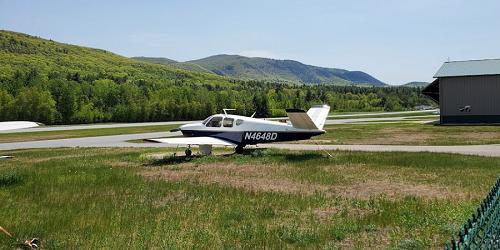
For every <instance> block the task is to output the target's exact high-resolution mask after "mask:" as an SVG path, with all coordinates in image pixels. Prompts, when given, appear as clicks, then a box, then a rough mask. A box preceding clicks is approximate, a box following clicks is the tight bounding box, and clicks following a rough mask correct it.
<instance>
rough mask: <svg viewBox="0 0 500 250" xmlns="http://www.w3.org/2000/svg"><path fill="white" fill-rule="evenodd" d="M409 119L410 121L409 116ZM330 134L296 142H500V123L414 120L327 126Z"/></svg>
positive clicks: (405, 143)
mask: <svg viewBox="0 0 500 250" xmlns="http://www.w3.org/2000/svg"><path fill="white" fill-rule="evenodd" d="M408 121H411V120H410V119H408ZM325 130H326V131H327V133H325V134H323V135H320V136H316V137H313V138H312V140H306V141H299V142H297V143H320V144H377V145H378V144H382V145H477V144H498V143H500V127H498V126H467V125H465V126H441V125H434V124H420V123H414V122H395V123H376V124H375V123H374V124H370V123H369V124H342V125H327V126H325Z"/></svg>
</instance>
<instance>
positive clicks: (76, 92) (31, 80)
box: [0, 69, 430, 124]
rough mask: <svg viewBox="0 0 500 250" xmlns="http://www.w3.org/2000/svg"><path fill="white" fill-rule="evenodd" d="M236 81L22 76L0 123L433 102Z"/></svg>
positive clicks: (6, 92)
mask: <svg viewBox="0 0 500 250" xmlns="http://www.w3.org/2000/svg"><path fill="white" fill-rule="evenodd" d="M230 82H231V84H222V85H219V84H213V83H210V84H208V83H203V82H200V83H192V82H184V81H173V82H172V83H170V84H158V83H157V82H156V81H154V80H150V79H127V77H126V76H124V77H119V76H106V75H80V74H79V73H66V74H61V73H59V72H49V73H48V74H47V76H44V75H42V74H40V73H38V71H37V70H36V69H32V70H29V71H26V72H20V71H18V72H16V73H15V74H14V76H13V77H11V78H1V79H0V120H2V121H6V120H31V121H37V122H42V123H45V124H74V123H94V122H142V121H167V120H184V119H202V118H205V117H207V116H209V115H211V114H213V113H216V112H221V110H222V109H223V108H236V109H237V110H238V111H237V112H238V113H239V114H243V115H250V114H252V113H253V112H257V116H259V117H268V116H281V115H285V113H284V109H285V108H302V109H308V108H309V107H310V106H311V105H313V104H317V103H326V104H329V105H330V106H331V108H332V111H382V110H386V111H395V110H408V109H412V108H413V107H414V106H417V105H421V104H430V101H429V100H428V99H426V98H424V97H422V96H421V95H420V91H419V89H416V88H405V87H384V88H370V87H355V86H329V85H314V86H311V85H287V84H277V83H266V82H258V81H239V80H230Z"/></svg>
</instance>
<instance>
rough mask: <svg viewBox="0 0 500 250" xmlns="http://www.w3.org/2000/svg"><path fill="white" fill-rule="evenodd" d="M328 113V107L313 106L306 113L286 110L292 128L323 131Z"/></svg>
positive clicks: (297, 110) (298, 110)
mask: <svg viewBox="0 0 500 250" xmlns="http://www.w3.org/2000/svg"><path fill="white" fill-rule="evenodd" d="M329 111H330V106H328V105H315V106H313V107H311V108H310V109H309V110H308V111H307V113H306V112H305V111H303V110H300V109H287V110H286V112H287V114H288V117H289V118H290V122H292V125H293V127H295V128H301V129H323V126H324V125H325V120H326V117H327V116H328V112H329Z"/></svg>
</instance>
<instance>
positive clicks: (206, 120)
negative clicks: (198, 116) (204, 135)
mask: <svg viewBox="0 0 500 250" xmlns="http://www.w3.org/2000/svg"><path fill="white" fill-rule="evenodd" d="M212 117H213V115H211V116H209V117H207V119H205V120H203V122H201V124H203V125H207V122H208V121H210V119H212Z"/></svg>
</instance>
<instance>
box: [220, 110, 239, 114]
mask: <svg viewBox="0 0 500 250" xmlns="http://www.w3.org/2000/svg"><path fill="white" fill-rule="evenodd" d="M222 110H224V115H227V111H235V110H236V109H222Z"/></svg>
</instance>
